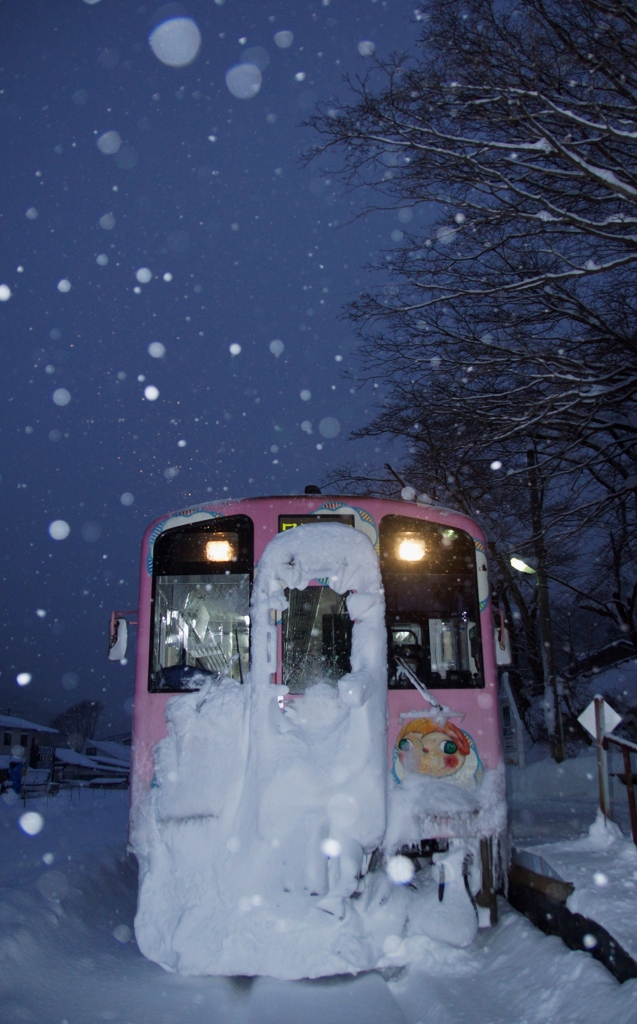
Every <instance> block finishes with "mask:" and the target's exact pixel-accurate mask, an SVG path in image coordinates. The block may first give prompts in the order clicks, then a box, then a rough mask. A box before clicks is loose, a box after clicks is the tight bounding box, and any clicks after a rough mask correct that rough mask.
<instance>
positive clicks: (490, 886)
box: [476, 837, 498, 927]
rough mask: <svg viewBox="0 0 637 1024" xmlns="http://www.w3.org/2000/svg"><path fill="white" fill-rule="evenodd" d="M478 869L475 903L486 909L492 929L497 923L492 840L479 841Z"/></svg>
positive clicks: (485, 838) (483, 839)
mask: <svg viewBox="0 0 637 1024" xmlns="http://www.w3.org/2000/svg"><path fill="white" fill-rule="evenodd" d="M480 867H481V872H482V885H481V888H480V892H479V893H478V895H477V896H476V903H477V905H478V906H479V907H487V908H488V910H489V921H490V924H491V926H492V927H493V926H494V925H496V924H497V923H498V901H497V896H496V891H495V879H494V864H493V840H492V839H490V838H487V837H484V838H482V839H481V840H480Z"/></svg>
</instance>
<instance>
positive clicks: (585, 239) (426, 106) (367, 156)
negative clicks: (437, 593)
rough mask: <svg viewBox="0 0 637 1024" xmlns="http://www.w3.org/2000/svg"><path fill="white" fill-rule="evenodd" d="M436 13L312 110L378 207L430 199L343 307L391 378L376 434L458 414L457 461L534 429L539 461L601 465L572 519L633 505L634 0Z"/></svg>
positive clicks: (464, 7)
mask: <svg viewBox="0 0 637 1024" xmlns="http://www.w3.org/2000/svg"><path fill="white" fill-rule="evenodd" d="M427 11H428V17H429V20H428V21H427V22H426V23H425V28H424V31H423V34H422V38H421V42H420V47H419V50H418V51H417V52H416V53H415V54H414V55H412V56H408V55H398V56H395V57H393V58H392V59H389V60H382V59H379V60H378V61H377V62H376V66H375V70H374V72H372V73H371V74H370V76H369V77H368V78H366V79H363V80H358V81H355V82H350V85H351V86H352V88H353V90H354V98H353V100H352V101H351V102H350V103H349V104H344V105H342V104H338V103H336V102H334V103H331V104H326V105H325V106H324V107H322V108H321V109H320V111H319V113H318V114H317V115H316V116H315V117H314V118H313V119H312V120H311V124H312V125H313V127H314V128H315V130H316V131H317V132H318V133H319V134H320V136H321V142H320V144H319V145H318V146H317V147H316V148H315V150H314V151H313V154H312V155H314V156H316V155H320V156H322V157H323V158H325V159H328V160H331V162H332V164H333V159H332V157H331V156H330V154H332V155H333V156H334V158H336V156H337V155H338V159H339V160H340V166H339V168H338V169H340V174H341V176H342V178H343V179H344V180H345V181H346V182H347V183H348V184H349V185H350V186H351V187H356V186H365V188H366V189H369V188H370V187H371V189H372V195H373V196H374V203H373V205H374V206H375V207H376V208H377V207H379V206H383V205H384V206H385V207H390V208H401V209H408V210H409V211H410V212H412V213H414V212H415V213H417V212H418V210H419V209H421V208H423V207H424V206H425V204H428V205H427V206H426V209H427V211H429V212H431V210H432V209H433V210H434V214H435V220H434V223H433V224H430V225H429V226H428V227H425V228H424V229H423V230H422V231H420V230H416V229H413V230H408V231H406V233H405V237H404V239H403V241H402V243H401V244H400V245H398V246H397V247H396V248H395V249H394V250H393V251H392V252H391V253H389V254H387V258H386V259H385V260H384V261H383V263H382V267H383V271H384V273H385V274H386V271H387V269H389V271H390V274H391V280H392V284H391V285H390V286H380V287H379V288H378V289H377V290H376V291H374V292H369V293H367V294H364V295H362V296H361V297H360V299H358V300H357V301H355V302H353V303H352V305H351V307H350V309H349V315H350V316H351V317H352V318H353V319H354V321H355V322H356V323H357V324H358V325H359V328H360V331H361V336H362V339H363V345H362V349H361V356H362V362H361V376H362V377H363V378H364V379H369V380H374V381H375V382H378V381H382V382H383V384H384V385H385V387H386V388H387V389H388V401H387V404H386V406H385V408H384V409H383V410H382V411H381V412H380V413H379V414H378V416H377V417H376V418H375V420H374V421H373V423H372V424H371V425H369V426H368V427H367V428H365V430H364V431H363V432H364V433H372V434H373V433H379V434H380V433H383V434H389V435H390V436H398V435H399V434H400V433H401V432H404V431H405V430H409V429H413V425H414V424H415V423H420V424H422V423H423V417H424V418H426V419H427V420H428V421H429V422H431V421H432V418H433V419H434V421H437V422H438V423H446V424H453V423H455V424H457V425H456V427H455V429H453V430H452V431H451V433H448V438H449V448H450V449H451V448H452V446H455V451H456V453H458V454H459V456H460V457H459V461H460V462H462V461H463V459H467V458H478V457H479V455H480V454H481V453H485V452H487V451H493V449H494V448H495V449H497V448H498V447H499V446H508V445H509V444H510V443H511V444H513V446H514V447H515V448H517V450H518V452H523V451H524V450H525V449H526V448H527V446H528V443H529V440H531V441H532V442H533V443H534V444H535V445H536V447H537V449H538V457H539V461H540V466H541V467H544V465H545V464H547V463H550V464H551V467H552V468H551V472H553V473H557V472H559V473H561V474H563V475H564V476H571V477H573V478H574V479H575V480H577V481H580V480H581V479H582V476H583V474H588V480H587V485H586V487H585V488H584V489H583V493H582V496H581V502H580V504H579V505H578V507H577V509H574V510H573V511H576V512H577V519H578V524H580V523H581V522H582V521H583V522H584V523H587V522H588V523H592V522H594V521H596V518H597V517H598V516H599V515H601V516H602V517H604V516H605V514H606V512H607V510H608V508H609V506H610V505H612V504H613V503H615V502H619V503H621V502H623V501H624V499H625V498H626V497H630V499H631V501H632V505H633V508H632V511H631V517H632V518H633V519H634V501H635V488H636V486H637V416H636V415H635V407H634V402H635V394H636V391H637V346H636V344H635V331H634V323H635V312H636V309H635V305H636V301H637V300H636V299H635V293H634V287H633V275H634V265H635V261H637V232H636V230H635V227H636V225H637V13H636V11H635V8H634V6H633V5H632V4H629V3H625V2H621V0H554V2H548V0H547V2H545V0H520V3H518V4H516V5H515V7H514V8H513V9H511V8H510V7H503V6H502V5H498V4H495V3H493V2H490V0H468V2H465V0H462V2H461V0H433V2H432V3H431V4H429V5H428V6H427ZM334 169H335V168H334V166H330V173H334ZM432 204H433V206H432ZM472 420H473V421H474V422H479V424H480V427H481V430H480V431H479V432H476V431H475V430H474V431H471V430H467V423H468V422H470V421H472ZM434 429H435V426H434ZM403 436H404V433H403ZM518 471H519V472H520V473H522V474H523V473H524V472H525V469H524V467H521V468H520V469H519V470H518ZM593 482H594V483H595V484H596V486H592V484H593ZM577 487H579V484H576V488H577Z"/></svg>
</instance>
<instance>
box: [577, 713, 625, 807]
mask: <svg viewBox="0 0 637 1024" xmlns="http://www.w3.org/2000/svg"><path fill="white" fill-rule="evenodd" d="M577 721H578V722H579V723H580V725H583V726H584V728H585V729H586V731H587V732H588V733H590V735H591V736H592V737H593V739H594V740H595V745H596V747H597V780H598V784H599V808H600V810H601V812H602V814H603V815H604V818H610V789H609V785H608V752H607V750H606V748H605V747H604V736H607V735H609V734H610V733H611V732H612V731H613V729H616V728H617V726H618V725H619V723H620V722H621V715H618V714H617V712H616V711H615V709H614V708H612V707H611V706H610V704H607V703H606V701H605V700H604V698H603V697H601V696H600V695H599V694H597V695H596V696H595V697H593V699H592V701H591V702H590V704H589V705H588V707H586V708H584V710H583V711H582V713H581V715H580V716H579V718H578V719H577Z"/></svg>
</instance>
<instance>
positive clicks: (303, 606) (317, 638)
mask: <svg viewBox="0 0 637 1024" xmlns="http://www.w3.org/2000/svg"><path fill="white" fill-rule="evenodd" d="M285 596H286V598H287V600H288V602H289V608H288V609H287V610H286V611H284V612H283V618H282V640H283V650H282V663H283V682H284V683H285V685H286V686H288V687H289V689H290V693H304V692H305V690H306V689H307V688H308V687H309V686H312V685H313V684H314V683H319V682H321V683H329V684H330V685H332V686H335V685H336V683H337V682H338V680H339V679H340V678H341V677H342V676H344V675H345V674H346V673H347V672H349V671H350V652H351V647H352V620H351V619H350V617H349V614H348V612H347V608H346V606H345V599H346V597H347V594H337V593H336V591H334V590H332V589H331V588H330V587H327V586H309V587H306V588H305V590H286V591H285Z"/></svg>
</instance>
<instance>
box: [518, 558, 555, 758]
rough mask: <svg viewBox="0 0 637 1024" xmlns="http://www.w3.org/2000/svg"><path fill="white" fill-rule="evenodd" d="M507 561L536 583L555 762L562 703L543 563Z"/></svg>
mask: <svg viewBox="0 0 637 1024" xmlns="http://www.w3.org/2000/svg"><path fill="white" fill-rule="evenodd" d="M511 565H512V567H513V568H514V569H517V571H518V572H524V573H528V574H529V575H533V576H535V584H536V586H537V612H538V641H539V645H540V657H541V659H542V676H543V679H544V707H545V712H546V711H547V710H548V709H549V708H550V707H551V705H552V709H551V711H550V713H549V714H548V715H546V718H547V720H548V721H547V725H548V724H549V722H550V723H551V728H550V729H549V733H550V736H551V752H552V755H553V757H554V759H555V760H556V761H557V762H558V763H559V762H560V761H563V760H564V723H563V721H562V705H561V701H560V696H561V694H560V688H559V685H558V682H557V673H556V671H555V658H554V656H553V637H552V629H551V609H550V604H549V588H548V579H549V577H548V576H547V574H546V572H544V567H543V565H541V566H539V567H538V568H537V569H534V568H533V567H532V566H531V565H528V564H527V563H526V562H525V561H523V559H521V558H518V557H517V556H515V555H514V556H513V557H512V558H511Z"/></svg>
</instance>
